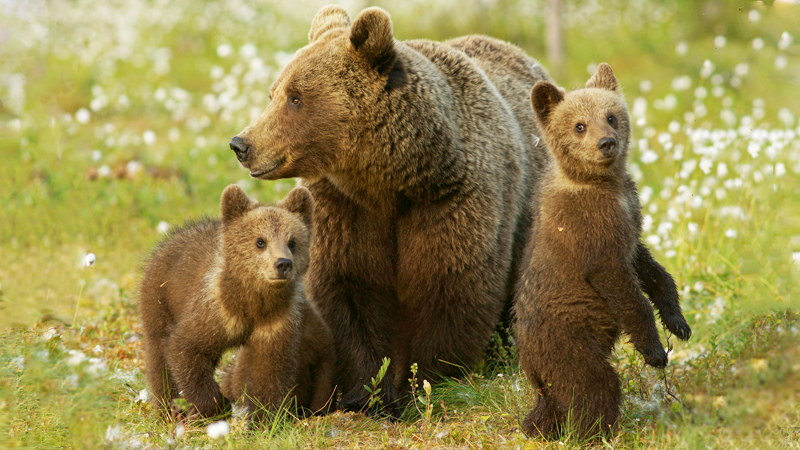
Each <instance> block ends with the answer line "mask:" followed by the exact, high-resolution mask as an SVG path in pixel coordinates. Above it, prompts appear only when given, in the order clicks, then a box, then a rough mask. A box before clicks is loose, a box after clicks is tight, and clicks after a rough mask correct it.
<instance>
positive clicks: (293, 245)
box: [289, 239, 297, 251]
mask: <svg viewBox="0 0 800 450" xmlns="http://www.w3.org/2000/svg"><path fill="white" fill-rule="evenodd" d="M296 247H297V241H295V240H294V239H289V250H291V251H294V249H295V248H296Z"/></svg>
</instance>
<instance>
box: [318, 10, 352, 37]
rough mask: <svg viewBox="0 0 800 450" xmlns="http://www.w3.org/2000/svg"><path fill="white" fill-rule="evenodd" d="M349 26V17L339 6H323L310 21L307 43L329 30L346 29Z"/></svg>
mask: <svg viewBox="0 0 800 450" xmlns="http://www.w3.org/2000/svg"><path fill="white" fill-rule="evenodd" d="M349 26H350V16H349V15H347V11H345V10H344V8H342V7H341V6H339V5H328V6H324V7H323V8H322V9H320V10H319V12H318V13H317V15H316V16H314V20H312V21H311V31H309V32H308V42H314V41H316V40H317V39H319V37H320V36H322V35H323V34H325V33H326V32H327V31H329V30H333V29H335V28H347V27H349Z"/></svg>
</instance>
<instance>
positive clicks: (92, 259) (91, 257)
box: [83, 253, 97, 267]
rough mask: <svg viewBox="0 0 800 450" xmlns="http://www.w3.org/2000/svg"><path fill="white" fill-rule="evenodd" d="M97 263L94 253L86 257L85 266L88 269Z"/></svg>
mask: <svg viewBox="0 0 800 450" xmlns="http://www.w3.org/2000/svg"><path fill="white" fill-rule="evenodd" d="M95 262H97V257H96V256H95V255H94V253H87V254H86V257H85V258H84V259H83V264H84V265H85V266H86V267H92V266H93V265H94V263H95Z"/></svg>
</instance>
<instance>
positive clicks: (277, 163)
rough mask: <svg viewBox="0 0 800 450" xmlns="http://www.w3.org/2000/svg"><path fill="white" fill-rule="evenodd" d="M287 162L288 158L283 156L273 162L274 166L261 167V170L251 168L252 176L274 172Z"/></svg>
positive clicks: (260, 176) (259, 176) (257, 176)
mask: <svg viewBox="0 0 800 450" xmlns="http://www.w3.org/2000/svg"><path fill="white" fill-rule="evenodd" d="M285 162H286V158H285V157H282V158H280V159H279V160H277V161H275V164H273V165H272V167H269V168H267V169H261V170H251V171H250V176H251V177H253V178H262V177H264V176H265V175H267V174H269V173H270V172H274V171H276V170H277V169H279V168H280V167H281V166H282V165H283V163H285Z"/></svg>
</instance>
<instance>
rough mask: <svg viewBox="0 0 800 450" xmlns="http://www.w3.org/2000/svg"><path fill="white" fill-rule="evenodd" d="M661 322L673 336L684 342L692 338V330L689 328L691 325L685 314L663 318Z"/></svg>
mask: <svg viewBox="0 0 800 450" xmlns="http://www.w3.org/2000/svg"><path fill="white" fill-rule="evenodd" d="M661 322H663V323H664V326H666V327H667V329H668V330H669V331H670V332H671V333H672V334H674V335H675V336H677V337H678V339H680V340H682V341H686V340H688V339H689V338H690V337H691V336H692V329H691V328H689V324H688V323H686V319H684V317H683V314H680V313H678V314H672V315H669V316H664V317H662V318H661Z"/></svg>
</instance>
